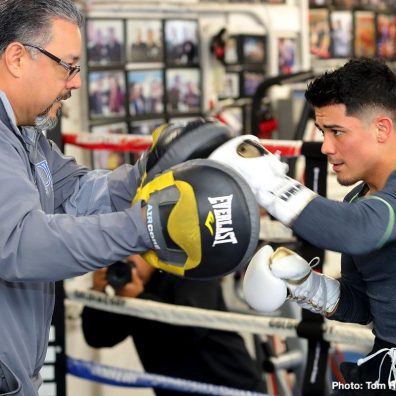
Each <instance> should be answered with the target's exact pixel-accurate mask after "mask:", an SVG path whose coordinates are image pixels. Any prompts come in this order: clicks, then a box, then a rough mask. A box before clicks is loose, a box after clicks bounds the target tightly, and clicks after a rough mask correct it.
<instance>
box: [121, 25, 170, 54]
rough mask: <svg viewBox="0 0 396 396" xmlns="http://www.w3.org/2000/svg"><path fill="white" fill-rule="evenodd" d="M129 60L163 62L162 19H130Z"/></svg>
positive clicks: (128, 35) (128, 27)
mask: <svg viewBox="0 0 396 396" xmlns="http://www.w3.org/2000/svg"><path fill="white" fill-rule="evenodd" d="M127 60H128V62H163V60H164V48H163V34H162V21H161V20H159V19H128V21H127Z"/></svg>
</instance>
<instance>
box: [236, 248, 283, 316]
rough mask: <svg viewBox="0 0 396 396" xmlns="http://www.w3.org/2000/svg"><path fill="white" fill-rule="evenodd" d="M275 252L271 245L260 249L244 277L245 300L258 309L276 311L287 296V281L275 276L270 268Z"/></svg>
mask: <svg viewBox="0 0 396 396" xmlns="http://www.w3.org/2000/svg"><path fill="white" fill-rule="evenodd" d="M273 253H274V250H273V249H272V247H271V246H270V245H266V246H264V247H262V248H261V249H259V250H258V251H257V252H256V254H255V255H254V256H253V258H252V260H251V261H250V263H249V265H248V267H247V269H246V272H245V275H244V278H243V294H244V297H245V300H246V302H247V303H248V304H249V305H250V306H251V307H252V308H253V309H255V310H256V311H260V312H272V311H276V310H277V309H278V308H279V307H281V306H282V305H283V303H284V302H285V301H286V298H287V288H286V284H285V282H284V281H283V280H281V279H279V278H277V277H276V276H274V275H273V274H272V272H271V270H270V263H271V256H272V254H273Z"/></svg>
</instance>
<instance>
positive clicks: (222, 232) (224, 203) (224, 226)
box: [208, 194, 238, 246]
mask: <svg viewBox="0 0 396 396" xmlns="http://www.w3.org/2000/svg"><path fill="white" fill-rule="evenodd" d="M232 197H233V195H232V194H231V195H227V196H224V197H213V198H212V197H208V200H209V202H210V204H211V205H212V208H213V215H214V221H215V223H216V233H215V236H214V241H213V245H212V246H216V245H218V244H220V243H238V240H237V239H236V236H235V233H234V229H233V227H232V211H231V203H232ZM211 234H212V235H213V230H212V232H211Z"/></svg>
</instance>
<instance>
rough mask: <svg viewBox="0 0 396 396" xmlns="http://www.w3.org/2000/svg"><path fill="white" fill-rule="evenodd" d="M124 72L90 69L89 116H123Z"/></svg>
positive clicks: (124, 109) (124, 112) (124, 113)
mask: <svg viewBox="0 0 396 396" xmlns="http://www.w3.org/2000/svg"><path fill="white" fill-rule="evenodd" d="M125 95H126V92H125V74H124V72H123V71H121V70H119V71H117V70H113V71H91V72H89V73H88V98H89V116H90V118H100V117H124V116H125V115H126V108H125Z"/></svg>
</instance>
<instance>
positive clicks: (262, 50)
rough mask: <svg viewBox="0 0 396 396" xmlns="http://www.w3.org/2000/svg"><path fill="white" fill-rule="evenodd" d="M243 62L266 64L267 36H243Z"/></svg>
mask: <svg viewBox="0 0 396 396" xmlns="http://www.w3.org/2000/svg"><path fill="white" fill-rule="evenodd" d="M240 40H241V50H242V63H244V64H255V65H264V64H265V63H266V61H267V56H266V37H265V36H263V35H242V36H241V39H240Z"/></svg>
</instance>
